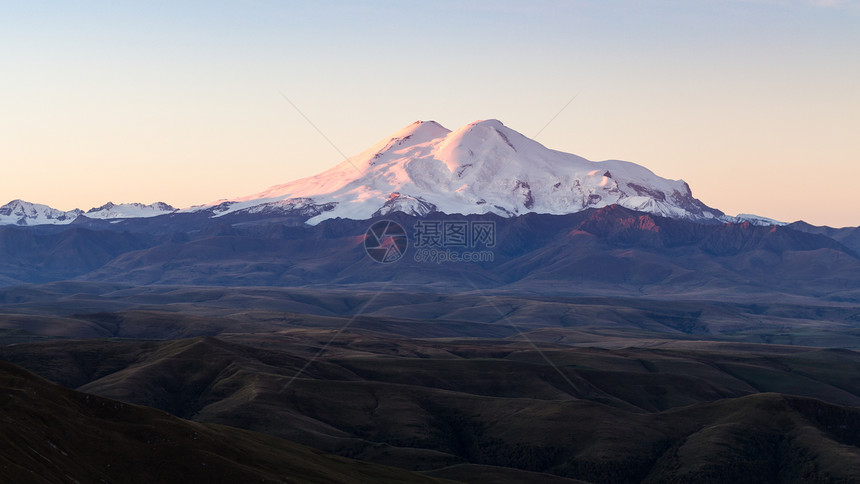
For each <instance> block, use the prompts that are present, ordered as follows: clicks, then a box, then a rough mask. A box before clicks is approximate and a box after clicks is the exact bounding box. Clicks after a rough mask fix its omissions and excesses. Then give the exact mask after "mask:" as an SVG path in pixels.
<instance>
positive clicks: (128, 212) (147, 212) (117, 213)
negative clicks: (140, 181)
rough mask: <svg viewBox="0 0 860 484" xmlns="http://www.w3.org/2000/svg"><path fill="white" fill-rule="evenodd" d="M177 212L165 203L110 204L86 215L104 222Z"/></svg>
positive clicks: (89, 211) (88, 211) (94, 209)
mask: <svg viewBox="0 0 860 484" xmlns="http://www.w3.org/2000/svg"><path fill="white" fill-rule="evenodd" d="M174 211H176V209H175V208H174V207H171V206H170V205H168V204H166V203H164V202H156V203H153V204H151V205H144V204H142V203H121V204H115V203H113V202H108V203H106V204H104V205H102V206H101V207H95V208H91V209H89V210H87V212H86V213H85V214H84V215H85V216H86V217H88V218H97V219H102V220H107V219H119V218H145V217H155V216H158V215H164V214H166V213H173V212H174Z"/></svg>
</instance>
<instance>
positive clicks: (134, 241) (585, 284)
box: [0, 205, 860, 301]
mask: <svg viewBox="0 0 860 484" xmlns="http://www.w3.org/2000/svg"><path fill="white" fill-rule="evenodd" d="M303 219H304V217H294V218H290V217H288V216H283V215H279V214H271V213H257V214H249V213H245V212H233V213H229V214H225V215H223V216H221V217H216V218H211V217H210V216H209V215H208V214H207V213H202V212H196V213H172V214H169V215H164V216H160V217H151V218H133V219H125V220H112V221H110V220H93V219H86V220H81V221H78V222H76V223H75V224H73V225H69V226H37V227H18V226H7V227H0V285H5V286H9V285H15V284H21V283H45V282H51V281H59V280H70V279H75V280H82V281H100V282H110V283H118V284H133V285H148V284H182V285H186V284H191V285H222V286H230V285H239V286H300V285H307V284H348V285H353V284H365V283H375V284H378V283H381V282H384V281H391V282H394V283H398V284H406V285H413V286H416V285H417V287H420V288H422V290H471V289H474V287H475V286H477V287H483V288H496V289H502V288H509V289H511V290H517V291H523V290H526V291H538V292H539V293H546V294H564V293H576V294H615V295H629V296H652V297H662V296H668V295H671V296H672V297H681V296H682V295H686V296H687V297H691V298H697V299H701V298H711V297H714V298H722V297H740V298H751V297H752V298H755V297H760V296H762V295H782V296H779V297H784V296H785V295H793V296H803V297H814V298H825V299H829V300H833V301H860V257H858V252H860V243H858V241H860V229H840V231H835V229H834V232H832V233H830V234H826V233H810V232H813V231H816V230H818V229H817V228H815V227H811V226H810V227H806V226H802V225H791V226H757V225H753V224H751V223H749V222H744V223H741V224H702V223H697V222H693V221H689V220H679V219H672V218H668V217H660V216H656V215H652V214H648V213H645V212H636V211H632V210H630V209H627V208H624V207H621V206H618V205H611V206H608V207H603V208H599V209H595V208H590V209H587V210H584V211H582V212H578V213H575V214H569V215H546V214H526V215H522V216H518V217H512V218H504V217H500V216H498V215H495V214H486V215H468V216H461V215H446V214H443V213H440V212H432V213H429V214H426V215H424V216H423V217H418V216H415V215H406V214H404V213H402V212H396V213H392V214H388V215H385V216H381V217H377V218H374V219H371V220H363V221H362V220H350V219H331V220H325V221H322V222H321V223H319V224H317V225H307V224H304V223H302V221H303ZM383 219H389V220H393V221H396V222H398V223H399V224H400V225H401V226H402V227H403V228H404V230H405V231H406V236H407V237H408V239H409V244H410V245H409V247H408V249H407V250H406V251H405V256H404V257H403V259H402V260H400V261H398V262H396V263H394V264H390V265H380V264H378V263H377V262H375V261H374V260H372V259H371V258H370V257H368V254H367V253H366V252H365V247H364V240H365V237H366V232H367V230H368V228H369V227H370V226H371V225H372V224H373V223H374V221H378V220H383ZM430 222H434V223H438V224H444V223H446V222H447V223H455V224H456V223H459V224H462V223H464V222H465V223H467V224H474V223H478V222H480V223H491V224H492V226H493V230H494V234H493V235H494V239H495V243H494V244H493V246H492V247H486V246H485V245H476V246H475V247H474V250H477V251H480V252H481V253H482V254H489V255H490V257H489V258H487V259H484V260H482V261H480V262H471V263H462V262H461V263H450V261H449V262H444V261H438V260H434V259H427V260H419V259H420V257H422V256H423V255H428V254H437V255H438V254H443V253H445V254H447V252H446V250H447V249H446V248H445V247H438V248H436V247H430V248H427V247H424V248H422V247H416V244H418V243H420V240H419V238H418V237H417V235H418V234H417V229H416V227H419V226H420V224H422V223H423V224H427V223H430ZM465 249H468V250H472V249H473V248H472V247H468V248H463V247H457V248H455V250H454V251H455V252H458V253H460V252H463V251H464V250H465ZM433 251H435V252H433ZM422 254H423V255H422ZM431 257H432V255H431ZM434 288H435V289H434Z"/></svg>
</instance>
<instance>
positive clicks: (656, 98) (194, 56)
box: [0, 0, 860, 226]
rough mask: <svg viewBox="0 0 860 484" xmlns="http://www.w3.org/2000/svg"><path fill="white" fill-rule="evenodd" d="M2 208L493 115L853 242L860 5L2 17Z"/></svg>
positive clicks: (270, 7)
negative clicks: (829, 229)
mask: <svg viewBox="0 0 860 484" xmlns="http://www.w3.org/2000/svg"><path fill="white" fill-rule="evenodd" d="M0 65H2V73H0V199H2V200H0V204H2V203H5V202H6V201H8V200H12V199H16V198H20V199H24V200H27V201H32V202H38V203H45V204H48V205H51V206H53V207H55V208H60V209H63V210H69V209H72V208H76V207H77V208H83V209H85V210H86V209H89V208H91V207H93V206H98V205H102V204H104V203H105V202H107V201H109V200H110V201H113V202H116V203H120V202H135V201H137V202H145V203H151V202H155V201H164V202H167V203H170V204H173V205H175V206H179V207H184V206H189V205H192V204H199V203H204V202H209V201H213V200H216V199H221V198H230V197H236V196H242V195H248V194H251V193H256V192H259V191H262V190H263V189H265V188H267V187H269V186H271V185H274V184H278V183H284V182H287V181H290V180H293V179H296V178H299V177H303V176H308V175H312V174H315V173H318V172H320V171H322V170H324V169H326V168H329V167H330V166H332V165H334V164H336V163H338V162H340V161H342V158H341V156H340V155H339V154H338V153H337V151H336V150H335V149H333V148H332V147H331V146H330V145H329V144H328V143H327V142H326V140H325V139H323V138H322V137H321V136H320V135H319V134H318V133H317V132H316V131H315V130H314V128H313V127H312V126H310V125H309V123H308V122H307V121H306V120H305V119H304V118H303V117H302V116H301V115H300V114H299V113H298V112H297V111H296V110H295V109H293V107H292V106H290V104H288V103H287V102H286V101H285V100H284V98H283V97H282V96H281V93H283V94H284V95H286V96H287V97H289V98H290V99H291V100H292V102H293V103H295V104H296V106H298V107H299V108H300V109H301V110H302V111H303V112H304V114H305V115H307V117H308V118H310V119H311V120H312V121H313V122H314V123H315V124H316V125H317V126H318V127H319V128H320V130H322V131H323V132H324V133H325V134H326V136H327V137H328V138H329V139H331V140H332V141H333V142H334V143H335V144H336V145H337V147H338V148H339V149H340V150H341V151H343V152H344V153H346V154H347V155H353V154H357V153H358V152H360V151H362V150H364V149H365V148H367V147H369V146H370V145H371V144H373V143H375V142H376V141H378V140H379V139H381V138H383V137H385V136H387V135H389V134H391V133H393V132H394V131H396V130H398V129H400V128H401V127H403V126H404V125H406V124H409V123H411V122H412V121H415V120H418V119H421V120H430V119H433V120H436V121H438V122H439V123H441V124H442V125H444V126H446V127H448V128H449V129H456V128H457V127H459V126H461V125H463V124H466V123H469V122H471V121H475V120H478V119H488V118H496V119H500V120H501V121H502V122H504V123H505V124H506V125H507V126H508V127H510V128H513V129H515V130H517V131H520V132H521V133H523V134H524V135H526V136H529V137H534V136H535V135H536V134H537V133H538V132H539V131H540V130H541V128H542V127H543V126H544V125H546V123H547V122H548V121H550V119H552V117H553V116H554V115H556V113H558V111H559V110H560V109H561V108H562V107H563V106H564V105H565V103H567V102H568V101H569V100H570V99H571V98H572V97H573V96H574V95H576V98H575V99H574V101H573V102H572V103H570V105H569V106H568V107H567V108H566V109H565V110H564V111H563V112H561V114H559V115H558V117H557V118H556V119H555V120H554V121H553V122H552V123H550V124H549V126H547V127H546V129H544V130H543V131H542V132H541V133H540V135H539V136H538V137H537V140H538V141H540V142H541V143H543V144H544V145H546V146H548V147H550V148H554V149H558V150H561V151H566V152H570V153H575V154H578V155H580V156H584V157H586V158H588V159H592V160H604V159H623V160H627V161H632V162H635V163H639V164H642V165H645V166H646V167H648V168H650V169H651V170H652V171H654V172H655V173H657V174H658V175H660V176H663V177H666V178H672V179H679V178H680V179H684V180H685V181H687V182H688V183H689V184H690V186H691V188H692V190H693V194H694V195H695V196H697V197H698V198H700V199H701V200H702V201H703V202H705V203H706V204H708V205H710V206H712V207H715V208H718V209H720V210H723V211H724V212H726V213H728V214H731V215H734V214H737V213H755V214H758V215H763V216H767V217H772V218H776V219H779V220H784V221H794V220H799V219H803V220H806V221H808V222H811V223H814V224H819V225H823V224H826V225H831V226H848V225H851V226H858V225H860V1H857V0H844V1H839V0H830V1H827V0H818V1H814V0H695V1H690V0H684V1H680V0H679V1H669V0H666V1H659V0H642V1H632V0H628V1H621V0H600V1H585V0H583V1H576V0H571V1H552V0H544V1H530V2H514V1H505V0H496V1H463V2H461V1H449V0H436V1H433V2H417V1H415V2H410V1H395V0H390V1H387V0H377V1H365V2H360V3H359V2H340V1H312V2H310V1H308V2H305V1H235V2H221V1H199V2H197V1H184V0H171V1H164V2H162V1H138V2H132V1H107V0H106V1H100V2H95V1H74V0H67V1H58V2H49V1H32V2H12V1H2V0H0Z"/></svg>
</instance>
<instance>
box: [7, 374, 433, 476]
mask: <svg viewBox="0 0 860 484" xmlns="http://www.w3.org/2000/svg"><path fill="white" fill-rule="evenodd" d="M0 386H2V388H3V393H2V395H0V410H2V411H0V437H1V438H2V440H3V446H2V448H0V480H2V481H3V482H33V483H48V482H128V483H150V482H212V483H217V482H221V483H230V482H309V483H310V482H317V483H329V482H343V483H356V484H357V483H361V482H391V483H395V482H398V483H399V482H426V483H430V482H441V481H436V480H434V479H431V478H429V477H424V476H421V475H419V474H414V473H410V472H407V471H402V470H399V469H394V468H389V467H383V466H378V465H373V464H367V463H364V462H357V461H352V460H349V459H344V458H341V457H335V456H330V455H325V454H323V453H321V452H319V451H315V450H313V449H309V448H307V447H303V446H300V445H297V444H292V443H290V442H287V441H284V440H280V439H276V438H273V437H270V436H266V435H262V434H256V433H253V432H248V431H243V430H238V429H233V428H230V427H223V426H218V425H207V424H198V423H194V422H188V421H184V420H181V419H178V418H176V417H173V416H171V415H168V414H165V413H164V412H162V411H160V410H155V409H151V408H145V407H138V406H136V405H131V404H128V403H122V402H117V401H115V400H108V399H105V398H101V397H97V396H94V395H88V394H84V393H79V392H76V391H72V390H67V389H65V388H62V387H59V386H57V385H54V384H52V383H49V382H47V381H45V380H42V379H41V378H39V377H37V376H35V375H33V374H31V373H29V372H27V371H24V370H22V369H21V368H18V367H16V366H14V365H11V364H9V363H5V362H0Z"/></svg>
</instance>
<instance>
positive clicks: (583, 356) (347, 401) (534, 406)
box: [4, 328, 860, 483]
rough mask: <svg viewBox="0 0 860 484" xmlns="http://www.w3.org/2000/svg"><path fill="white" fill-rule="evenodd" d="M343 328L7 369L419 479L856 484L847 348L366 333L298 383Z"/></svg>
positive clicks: (11, 351) (10, 353) (81, 347)
mask: <svg viewBox="0 0 860 484" xmlns="http://www.w3.org/2000/svg"><path fill="white" fill-rule="evenodd" d="M331 331H334V328H332V329H331ZM331 331H326V332H322V333H315V332H308V333H305V334H304V335H302V334H301V333H299V332H295V331H294V332H290V333H289V334H284V335H283V336H282V337H281V338H280V339H278V340H277V341H275V342H271V343H264V344H268V345H269V346H270V347H271V348H272V349H269V350H262V349H258V348H251V347H248V346H244V345H239V344H235V343H226V342H223V341H220V340H217V339H212V338H198V339H193V340H182V341H175V342H104V341H101V342H99V341H91V342H86V343H81V342H74V341H70V342H54V343H43V344H39V345H16V346H13V347H10V348H6V349H4V350H5V351H4V353H5V354H4V358H16V357H17V359H20V360H22V361H21V364H35V365H36V367H34V369H35V370H37V371H40V373H42V372H46V373H47V374H49V375H51V377H52V378H56V379H57V380H58V381H63V380H65V379H66V377H64V376H63V375H68V376H70V377H72V378H74V379H75V380H77V381H75V383H80V382H81V380H78V379H77V376H76V375H79V374H81V373H83V374H88V375H90V378H91V379H92V381H91V382H90V383H87V384H86V385H84V386H83V387H81V388H82V389H84V390H86V391H88V392H93V393H97V394H100V395H103V396H108V397H111V398H121V399H123V400H127V401H132V402H136V403H146V404H149V405H154V406H157V407H159V408H162V409H164V410H167V411H170V412H176V413H179V414H180V415H182V416H185V417H188V418H193V419H194V420H197V421H201V422H215V423H222V424H228V425H234V426H239V427H242V428H247V429H252V430H257V431H261V432H267V433H271V434H273V435H277V436H281V437H285V438H288V439H290V440H294V441H297V442H301V443H304V444H307V445H312V446H314V447H317V448H320V449H323V450H326V451H329V452H336V453H339V454H341V455H346V456H357V457H360V458H362V459H364V460H370V461H374V462H378V463H385V464H389V465H397V466H402V467H404V468H410V469H425V470H429V469H438V468H440V467H443V466H449V465H456V464H466V463H468V464H476V465H484V466H497V467H499V468H502V467H512V468H516V469H520V470H525V471H532V472H541V473H551V474H556V475H559V476H564V477H568V478H574V479H580V480H585V481H590V482H738V483H741V482H750V483H752V482H830V481H828V479H832V480H833V481H834V482H855V481H856V480H857V479H858V478H860V468H858V467H857V466H856V463H857V462H858V459H860V438H859V437H858V435H859V434H858V431H860V410H858V408H857V407H855V406H843V405H855V404H856V403H857V402H858V401H860V396H858V393H860V390H858V388H860V387H858V381H857V379H856V378H855V375H856V371H857V368H858V365H860V358H858V354H857V353H855V352H852V351H845V350H821V349H814V348H789V347H781V346H774V347H770V346H768V345H734V344H719V343H716V344H712V343H701V342H693V341H691V342H688V343H681V344H680V345H679V346H674V347H673V345H672V344H671V343H669V344H666V343H667V342H665V341H664V342H663V344H659V345H655V348H653V349H643V348H629V347H628V348H623V349H618V350H607V349H602V348H594V347H590V348H571V347H565V346H563V345H556V344H543V343H541V344H540V345H541V347H542V351H543V352H544V355H545V356H543V357H542V356H541V355H540V354H539V353H538V352H536V351H534V348H533V347H532V346H531V345H529V344H527V343H525V342H523V341H516V340H510V339H495V340H482V339H476V338H467V339H455V340H449V339H436V340H430V339H414V340H405V339H400V338H386V337H385V336H384V335H380V334H376V335H374V334H371V333H364V332H361V333H353V334H349V333H344V334H343V335H342V336H344V337H343V338H342V339H341V340H339V341H338V343H337V344H336V345H333V346H332V347H331V348H330V349H329V351H328V352H327V353H325V354H323V355H322V356H321V357H319V358H316V359H315V360H312V363H311V364H309V365H307V366H306V371H305V372H303V373H302V374H301V376H300V377H299V378H296V379H295V380H293V376H294V375H296V370H297V369H299V368H304V367H305V364H303V363H305V362H307V361H308V359H309V358H315V356H314V355H316V354H318V347H319V345H320V344H322V342H323V341H325V340H327V339H328V338H330V334H331ZM249 336H250V335H249ZM250 337H251V338H254V337H253V336H250ZM270 337H273V336H270ZM304 337H307V338H310V339H304ZM266 339H268V338H266ZM258 341H260V342H263V339H259V340H258ZM272 343H275V344H272ZM309 343H310V344H309ZM655 343H656V342H655ZM100 345H102V346H103V347H104V348H103V349H104V351H100ZM123 347H124V348H125V351H123ZM43 350H45V351H43ZM45 354H48V355H63V356H62V357H63V359H64V361H71V362H72V364H70V365H69V364H63V365H51V364H50V363H49V362H46V359H45V358H44V357H43V355H45ZM40 356H41V357H40ZM544 358H547V359H544ZM547 361H551V362H552V364H548V363H547ZM37 367H38V368H37ZM70 370H71V371H70ZM560 373H561V374H563V375H564V377H562V376H561V375H560ZM43 374H45V373H43ZM66 381H67V382H68V383H70V381H69V380H66ZM769 392H784V393H794V394H796V395H784V394H777V393H769ZM799 395H807V396H799ZM809 396H813V397H815V398H820V400H818V399H815V398H809ZM822 400H823V401H822ZM835 402H839V403H835ZM441 475H450V476H451V477H454V476H455V475H457V474H456V473H443V474H441ZM535 477H537V476H535ZM840 479H841V480H840Z"/></svg>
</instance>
